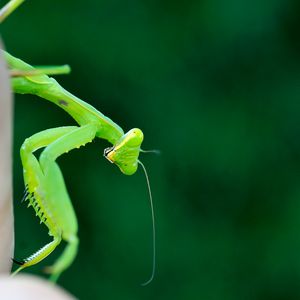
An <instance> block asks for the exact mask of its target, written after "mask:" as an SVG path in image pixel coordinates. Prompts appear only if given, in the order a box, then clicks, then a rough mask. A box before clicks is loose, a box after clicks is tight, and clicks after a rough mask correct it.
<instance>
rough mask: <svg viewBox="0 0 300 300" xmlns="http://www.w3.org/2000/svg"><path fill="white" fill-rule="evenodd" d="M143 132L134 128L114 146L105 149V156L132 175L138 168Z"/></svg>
mask: <svg viewBox="0 0 300 300" xmlns="http://www.w3.org/2000/svg"><path fill="white" fill-rule="evenodd" d="M143 139H144V135H143V132H142V131H141V130H140V129H138V128H133V129H131V130H129V131H128V132H127V133H126V134H124V135H123V136H122V137H121V138H120V139H119V140H118V141H117V142H116V144H115V145H114V146H113V147H109V148H106V149H104V156H105V158H106V159H108V160H109V161H110V162H111V163H114V164H116V165H117V166H118V167H119V169H120V170H121V172H122V173H124V174H125V175H132V174H134V173H135V172H136V170H137V168H138V162H139V161H138V157H139V154H140V152H141V148H140V147H141V144H142V142H143Z"/></svg>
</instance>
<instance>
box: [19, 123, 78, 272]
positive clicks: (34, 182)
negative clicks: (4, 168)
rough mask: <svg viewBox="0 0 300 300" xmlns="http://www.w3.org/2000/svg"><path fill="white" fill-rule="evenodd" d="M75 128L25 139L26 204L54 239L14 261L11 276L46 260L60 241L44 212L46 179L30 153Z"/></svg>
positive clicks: (55, 229)
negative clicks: (25, 256)
mask: <svg viewBox="0 0 300 300" xmlns="http://www.w3.org/2000/svg"><path fill="white" fill-rule="evenodd" d="M77 128H78V127H77V126H68V127H59V128H53V129H48V130H44V131H42V132H39V133H36V134H34V135H33V136H31V137H30V138H27V139H26V140H25V141H24V143H23V145H22V147H21V150H20V152H21V160H22V164H23V171H24V182H25V186H26V195H25V200H28V201H29V204H28V206H32V207H33V208H34V210H35V211H36V215H37V216H39V218H40V220H41V223H42V222H43V223H45V225H46V226H47V227H48V228H49V234H50V235H51V236H53V241H52V242H50V243H49V244H47V245H45V246H44V247H42V248H41V249H40V250H38V251H37V252H36V253H34V254H33V255H31V256H29V257H28V258H27V259H25V260H23V261H17V260H14V261H15V262H16V263H17V264H19V265H20V267H19V268H18V269H17V270H16V271H15V272H14V273H13V274H16V273H18V272H19V271H21V270H22V269H24V268H26V267H29V266H31V265H34V264H37V263H38V262H40V261H41V260H43V259H44V258H46V257H47V256H48V255H49V254H50V253H51V252H52V251H53V250H54V249H55V248H56V246H57V245H58V244H59V243H60V241H61V235H62V234H61V230H60V229H59V228H57V226H56V224H55V222H54V220H53V216H52V215H51V213H49V211H48V210H47V186H46V185H45V177H44V175H43V172H42V170H41V168H40V164H39V162H38V160H37V159H36V157H35V156H34V154H33V153H34V151H36V150H38V149H40V148H42V147H45V146H47V145H49V144H51V143H52V142H54V141H55V140H57V139H58V138H60V137H61V136H63V135H65V134H67V133H70V132H72V131H74V130H76V129H77Z"/></svg>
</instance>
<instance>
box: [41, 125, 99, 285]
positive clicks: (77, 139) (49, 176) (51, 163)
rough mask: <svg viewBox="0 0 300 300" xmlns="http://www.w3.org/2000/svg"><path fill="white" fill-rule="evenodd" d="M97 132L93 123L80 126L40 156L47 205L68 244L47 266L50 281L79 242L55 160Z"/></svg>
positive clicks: (68, 262)
mask: <svg viewBox="0 0 300 300" xmlns="http://www.w3.org/2000/svg"><path fill="white" fill-rule="evenodd" d="M96 131H97V127H96V126H95V125H93V124H88V125H85V126H82V127H80V128H78V129H76V130H74V131H72V132H70V133H68V134H66V135H63V136H62V137H60V138H59V139H57V140H56V141H55V142H53V143H51V144H50V145H49V146H47V147H46V148H45V150H44V151H43V152H42V154H41V156H40V160H39V161H40V166H41V170H42V173H43V176H44V178H45V185H46V186H47V187H48V193H49V199H48V204H49V207H51V210H52V212H53V214H54V215H55V222H56V226H57V227H58V228H60V229H61V232H62V239H63V240H65V241H66V242H67V243H68V244H67V246H66V248H65V250H64V252H63V253H62V255H61V256H60V257H59V258H58V259H57V261H56V262H55V263H54V265H53V266H51V267H47V268H46V271H47V272H48V273H50V274H52V276H51V277H50V279H51V280H53V281H56V280H57V279H58V277H59V275H60V274H61V273H62V272H63V271H64V270H66V269H67V268H68V267H69V266H70V265H71V264H72V262H73V261H74V259H75V257H76V254H77V248H78V242H79V240H78V237H77V219H76V215H75V212H74V209H73V206H72V203H71V201H70V198H69V196H68V193H67V190H66V187H65V185H64V184H62V183H63V182H64V181H63V176H62V173H61V171H60V169H59V167H58V165H57V164H56V162H55V160H56V159H57V157H59V156H60V155H62V154H64V153H66V152H68V151H70V150H72V149H74V148H79V147H80V146H83V145H85V144H86V143H88V142H91V141H92V140H93V139H94V137H95V135H96Z"/></svg>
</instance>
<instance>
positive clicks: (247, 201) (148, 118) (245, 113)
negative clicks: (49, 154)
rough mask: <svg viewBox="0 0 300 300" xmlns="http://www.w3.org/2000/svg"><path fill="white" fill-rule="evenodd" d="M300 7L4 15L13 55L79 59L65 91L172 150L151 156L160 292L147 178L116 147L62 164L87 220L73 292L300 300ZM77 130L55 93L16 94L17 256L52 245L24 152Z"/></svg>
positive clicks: (43, 6)
mask: <svg viewBox="0 0 300 300" xmlns="http://www.w3.org/2000/svg"><path fill="white" fill-rule="evenodd" d="M5 2H6V1H0V3H1V4H4V3H5ZM299 15H300V2H299V1H292V0H272V1H271V0H265V1H261V0H252V1H237V0H229V1H221V0H204V1H200V0H187V1H184V2H183V1H176V0H175V1H170V0H164V1H158V0H156V1H153V0H152V1H149V0H144V1H120V0H119V1H118V0H111V1H104V0H101V1H99V0H86V1H73V0H65V1H61V0H52V1H42V0H32V1H26V2H25V3H24V5H23V6H22V7H20V9H19V10H18V11H17V12H16V13H15V14H14V15H13V16H11V17H10V18H9V19H8V20H7V21H6V22H5V24H4V25H2V28H1V34H2V37H3V39H4V42H5V44H6V48H7V49H8V51H9V52H11V53H12V54H13V55H15V56H17V57H20V58H22V59H24V60H25V61H28V62H30V63H32V64H43V65H45V64H60V63H61V64H63V63H68V64H70V65H71V67H72V69H73V72H72V74H71V75H70V76H66V77H60V78H58V80H59V81H60V82H61V84H62V85H63V86H64V87H66V88H67V89H68V90H70V91H71V92H73V93H74V94H75V95H77V96H79V97H81V98H82V99H84V100H85V101H87V102H89V103H91V104H92V105H94V106H95V107H96V108H98V109H99V110H100V111H101V112H103V113H104V114H106V115H107V116H109V117H111V118H112V119H113V120H114V121H115V122H117V123H118V124H119V125H120V126H122V127H123V128H124V129H125V130H128V129H130V128H132V127H140V128H141V129H142V130H143V131H144V134H145V142H144V148H145V149H152V148H157V149H160V150H161V151H162V155H161V156H159V157H156V156H152V155H143V157H142V160H143V162H144V163H145V165H146V166H147V168H148V171H149V175H150V179H151V183H152V188H153V196H154V200H155V210H156V215H157V218H156V221H157V235H158V237H157V252H158V258H157V274H156V277H155V280H154V282H153V283H152V284H151V285H149V286H148V287H140V286H139V283H141V282H143V281H144V280H145V279H146V278H147V276H149V274H150V268H151V223H150V211H149V204H148V202H147V201H148V198H147V189H146V185H145V179H144V177H143V174H142V172H141V171H140V172H138V173H137V174H136V175H134V176H132V177H126V176H124V175H122V174H120V172H119V171H118V169H117V168H116V167H114V166H112V165H110V164H109V163H108V162H107V161H105V160H104V159H103V158H102V151H103V148H104V147H106V146H107V145H106V143H105V142H103V141H96V142H94V143H93V144H90V145H87V146H86V147H85V149H83V148H81V149H80V150H74V151H72V152H71V153H69V154H68V155H64V156H63V157H61V158H59V164H60V166H61V168H62V170H63V173H64V175H65V180H66V184H67V186H68V189H69V192H70V195H71V198H72V200H73V203H74V207H75V209H76V212H77V215H78V220H79V228H80V231H79V236H80V249H79V255H78V257H77V259H76V261H75V263H74V265H72V267H71V268H70V269H69V270H68V271H66V272H65V273H64V274H63V276H62V277H61V280H60V284H61V285H62V286H64V287H65V288H66V289H68V290H69V291H71V292H72V293H73V294H74V295H76V296H77V297H79V298H80V299H123V300H125V299H130V300H134V299H139V300H141V299H206V300H207V299H212V300H214V299H216V300H219V299H220V300H226V299H230V300H233V299H239V300H240V299H243V300H244V299H251V300H253V299H262V300H268V299H274V300H279V299H284V300H285V299H290V300H292V299H300V285H299V280H300V139H299V136H300V118H299V117H300V38H299V26H300V18H299ZM70 124H74V122H73V120H71V119H70V117H69V116H67V115H66V114H65V113H64V112H63V111H60V110H59V109H58V108H57V107H55V106H53V105H52V104H51V103H48V102H46V101H41V100H40V99H38V98H35V97H31V96H19V95H17V96H16V103H15V145H14V149H15V153H14V174H15V175H14V182H15V214H16V257H17V258H22V257H26V256H28V255H29V254H31V253H32V252H33V251H35V250H36V249H38V248H39V247H41V246H42V245H43V243H45V242H46V241H49V237H48V236H47V231H46V230H45V228H44V227H43V226H39V225H38V220H37V219H36V218H34V217H33V211H32V210H31V209H30V210H26V209H25V206H23V205H21V204H20V203H19V200H20V198H21V195H22V190H23V182H22V170H21V165H20V159H19V154H18V152H19V150H18V149H19V147H20V145H21V143H22V141H23V140H24V139H25V138H26V137H28V136H30V135H31V134H33V133H35V132H38V131H40V130H43V129H46V128H51V127H56V126H62V125H70ZM61 249H62V247H60V249H58V250H57V251H55V254H53V255H51V256H50V257H49V258H48V259H47V260H46V261H45V262H43V263H41V264H39V265H38V266H36V267H33V268H31V269H30V270H28V272H36V273H40V271H41V268H42V266H45V265H48V264H51V262H52V261H53V259H54V257H55V256H57V255H58V254H59V253H60V251H61Z"/></svg>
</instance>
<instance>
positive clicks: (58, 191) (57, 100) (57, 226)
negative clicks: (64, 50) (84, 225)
mask: <svg viewBox="0 0 300 300" xmlns="http://www.w3.org/2000/svg"><path fill="white" fill-rule="evenodd" d="M12 2H15V3H16V2H18V3H19V4H20V3H21V2H23V1H20V0H18V1H11V2H10V3H12ZM19 4H18V5H19ZM14 8H15V7H14ZM5 16H6V15H5ZM2 19H3V18H2ZM2 19H1V12H0V22H1V20H2ZM2 54H3V55H4V58H5V60H6V62H7V66H8V70H9V72H10V76H11V86H12V90H13V92H15V93H19V94H33V95H36V96H39V97H41V98H43V99H46V100H49V101H51V102H52V103H54V104H56V105H58V106H59V107H60V108H62V109H63V110H65V111H66V112H67V113H68V114H70V115H71V117H73V119H74V120H75V121H76V122H77V124H78V126H64V127H57V128H52V129H47V130H44V131H41V132H39V133H36V134H34V135H33V136H31V137H29V138H27V139H26V140H25V141H24V143H23V145H22V146H21V150H20V154H21V161H22V165H23V176H24V183H25V194H24V197H23V201H28V207H29V206H32V207H33V209H34V210H35V213H36V216H38V217H39V219H40V223H44V224H45V225H46V226H47V227H48V230H49V235H50V236H51V237H52V238H53V240H52V241H51V242H49V243H48V244H46V245H45V246H44V247H42V248H41V249H40V250H38V251H37V252H35V253H34V254H32V255H31V256H29V257H28V258H26V259H24V260H23V261H17V260H15V259H13V261H14V262H15V263H17V264H19V265H20V266H19V268H18V269H17V270H16V271H15V272H14V273H13V274H17V273H18V272H19V271H21V270H23V269H24V268H27V267H30V266H32V265H35V264H37V263H39V262H40V261H42V260H43V259H44V258H46V257H47V256H48V255H49V254H50V253H51V252H52V251H53V250H54V249H55V248H56V247H57V246H58V245H59V244H60V242H61V241H62V240H64V241H65V242H67V245H66V247H65V249H64V252H63V253H62V255H61V256H60V257H59V258H58V259H57V260H56V261H55V263H54V264H53V265H52V266H51V267H47V269H46V271H47V273H49V274H51V276H50V280H52V281H57V279H58V278H59V276H60V275H61V273H62V272H63V271H64V270H66V269H67V268H68V267H69V266H70V265H71V264H72V262H73V261H74V259H75V257H76V254H77V250H78V243H79V239H78V237H77V230H78V225H77V219H76V215H75V212H74V209H73V206H72V204H71V201H70V198H69V195H68V192H67V189H66V186H65V183H64V179H63V175H62V173H61V171H60V168H59V166H58V164H57V163H56V159H57V158H58V157H59V156H61V155H63V154H64V153H67V152H69V151H71V150H72V149H75V148H79V147H81V146H84V145H86V144H87V143H89V142H91V141H92V140H93V139H95V138H101V139H104V140H107V141H108V142H110V143H111V144H112V147H109V148H106V149H105V150H104V157H105V158H107V159H108V160H109V161H110V162H111V163H114V164H115V165H117V166H118V167H119V169H120V170H121V172H122V173H124V174H125V175H132V174H134V173H135V172H136V171H137V168H138V165H141V166H142V169H143V170H144V172H145V176H146V180H147V185H148V191H149V196H150V205H151V214H152V230H153V231H152V232H153V265H152V274H151V277H150V279H149V280H148V281H147V282H145V283H144V284H143V285H146V284H148V283H149V282H150V281H151V280H152V279H153V276H154V272H155V225H154V210H153V203H152V195H151V190H150V184H149V179H148V175H147V172H146V169H145V167H144V165H143V164H142V163H141V162H140V160H139V154H140V153H141V152H148V151H143V150H142V149H141V144H142V142H143V132H142V131H141V130H140V129H138V128H134V129H131V130H129V131H128V132H127V133H126V134H124V131H123V130H122V128H121V127H120V126H118V125H117V124H116V123H114V122H113V121H112V120H111V119H109V118H108V117H106V116H104V115H103V114H102V113H101V112H100V111H98V110H97V109H95V108H94V107H93V106H91V105H90V104H88V103H86V102H84V101H83V100H81V99H79V98H77V97H76V96H74V95H73V94H71V93H70V92H68V91H66V90H65V89H64V88H63V87H62V86H61V85H60V84H59V83H58V82H57V81H56V80H55V79H53V78H52V77H49V76H48V75H50V74H59V73H67V72H68V71H69V68H68V67H67V66H63V67H61V68H60V67H57V68H56V67H53V68H51V67H50V68H43V69H39V68H34V67H33V66H31V65H29V64H27V63H25V62H24V61H22V60H20V59H18V58H16V57H14V56H12V55H10V54H9V53H7V52H5V51H2ZM40 148H45V149H44V150H43V152H42V153H41V155H40V157H39V159H37V158H36V156H35V155H34V152H35V151H36V150H38V149H40Z"/></svg>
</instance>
